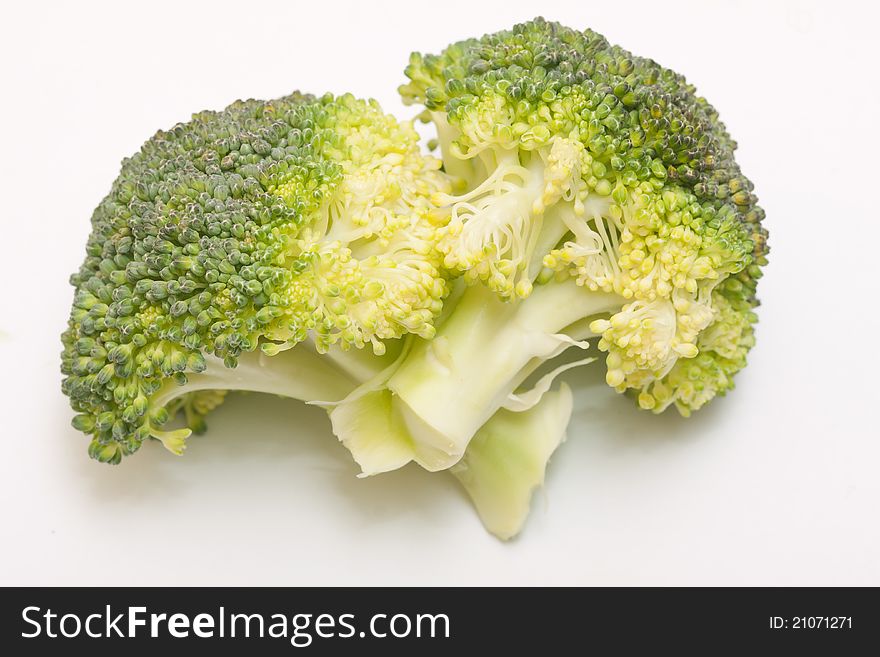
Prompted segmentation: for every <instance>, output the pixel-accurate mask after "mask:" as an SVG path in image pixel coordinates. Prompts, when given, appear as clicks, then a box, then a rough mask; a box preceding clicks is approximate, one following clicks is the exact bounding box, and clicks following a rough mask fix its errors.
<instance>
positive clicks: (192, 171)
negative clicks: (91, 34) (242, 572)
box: [62, 19, 768, 538]
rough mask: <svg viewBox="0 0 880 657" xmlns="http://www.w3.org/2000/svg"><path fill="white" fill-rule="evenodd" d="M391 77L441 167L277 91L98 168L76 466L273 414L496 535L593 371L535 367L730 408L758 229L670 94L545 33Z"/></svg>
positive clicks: (319, 101)
mask: <svg viewBox="0 0 880 657" xmlns="http://www.w3.org/2000/svg"><path fill="white" fill-rule="evenodd" d="M406 75H407V76H408V78H409V82H408V83H407V84H405V85H403V86H401V87H400V92H401V94H402V96H403V99H404V101H405V102H406V103H408V104H415V105H420V106H422V107H423V109H421V110H420V113H419V117H420V118H421V119H422V120H424V121H426V122H432V123H433V125H434V126H435V128H436V131H437V140H436V144H437V145H439V148H440V153H441V156H442V161H441V160H438V159H436V158H434V157H432V156H430V155H426V154H424V153H422V152H421V151H420V149H419V146H418V134H417V132H416V131H415V129H414V128H413V126H412V124H411V123H410V122H400V121H397V120H396V119H394V118H393V117H390V116H388V115H386V114H384V113H383V112H382V111H381V109H380V108H379V107H378V105H377V104H376V103H375V102H373V101H363V100H358V99H355V98H354V97H352V96H349V95H345V96H340V97H333V96H329V95H328V96H323V97H320V98H317V97H314V96H309V95H302V94H298V93H297V94H293V95H291V96H288V97H285V98H281V99H278V100H274V101H253V100H251V101H245V102H237V103H234V104H233V105H230V106H229V107H228V108H226V109H225V110H223V111H221V112H202V113H200V114H196V115H195V116H194V117H193V119H192V121H190V122H188V123H184V124H179V125H177V126H175V127H174V128H172V129H171V130H169V131H165V132H159V133H157V134H156V135H155V136H154V137H153V138H152V139H150V140H149V141H147V143H146V144H145V145H144V146H143V148H142V149H141V151H140V152H139V153H137V154H136V155H134V156H133V157H132V158H130V159H128V160H126V161H124V162H123V166H122V172H121V174H120V176H119V178H118V179H117V181H116V182H115V183H114V185H113V188H112V189H111V192H110V194H109V195H108V196H107V198H106V199H104V201H103V202H102V203H101V204H100V205H99V206H98V208H97V209H96V210H95V213H94V215H93V217H92V226H93V230H92V233H91V236H90V238H89V241H88V245H87V250H86V259H85V262H84V263H83V266H82V267H81V269H80V271H79V272H78V273H77V274H75V275H74V276H73V277H72V283H73V285H74V287H75V288H76V292H75V297H74V303H73V309H72V311H71V316H70V321H69V324H68V329H67V331H66V332H65V333H64V335H63V344H64V352H63V356H62V370H63V373H64V375H65V378H64V382H63V390H64V392H65V393H66V394H67V395H68V396H69V397H70V401H71V404H72V406H73V408H74V409H75V410H76V411H77V413H78V414H77V415H76V417H75V419H74V421H73V423H74V426H75V427H76V428H78V429H80V430H81V431H83V432H85V433H86V434H89V435H90V436H91V444H90V448H89V452H90V454H91V455H92V456H93V457H94V458H96V459H98V460H101V461H105V462H110V463H118V462H119V461H120V460H121V458H122V457H123V456H124V455H128V454H131V453H132V452H134V451H136V450H137V449H138V448H139V447H140V446H141V444H142V443H143V441H144V440H146V439H147V438H148V437H153V438H157V439H159V440H160V441H162V442H163V444H164V445H165V447H166V448H168V449H169V450H170V451H172V452H174V453H176V454H180V453H181V452H182V451H183V450H184V448H185V445H186V442H185V441H186V439H187V438H188V437H189V435H190V434H191V433H192V432H194V431H195V432H201V431H204V429H205V416H206V415H207V414H208V413H209V412H210V411H211V410H212V409H213V408H215V407H216V406H217V405H218V404H220V403H222V401H223V399H224V395H225V393H226V391H229V390H249V391H257V392H268V393H274V394H279V395H283V396H287V397H292V398H295V399H300V400H304V401H307V402H309V403H313V404H318V405H321V406H324V407H326V408H327V410H328V412H329V416H330V420H331V423H332V427H333V431H334V433H335V434H336V435H337V437H338V438H339V439H340V440H341V441H342V442H343V443H344V444H345V446H346V447H347V448H348V449H349V450H350V451H351V453H352V455H353V456H354V458H355V460H356V461H357V462H358V464H359V465H360V466H361V469H362V474H363V475H372V474H377V473H381V472H385V471H388V470H392V469H395V468H399V467H401V466H403V465H405V464H406V463H408V462H410V461H416V462H417V463H419V464H420V465H421V466H423V467H424V468H426V469H428V470H431V471H437V470H446V469H450V471H451V472H452V473H453V474H454V475H455V476H456V477H457V478H458V479H459V481H460V482H461V483H462V485H463V486H464V487H465V489H466V490H467V492H468V493H469V495H470V496H471V498H472V500H473V501H474V504H475V505H476V507H477V509H478V511H479V514H480V516H481V518H482V519H483V522H484V524H485V525H486V526H487V528H489V530H490V531H492V532H493V533H495V534H496V535H497V536H499V537H501V538H509V537H511V536H513V535H514V534H516V533H517V532H518V531H519V530H520V528H521V527H522V524H523V522H524V520H525V517H526V514H527V512H528V507H529V500H530V497H531V494H532V492H533V490H534V489H535V488H536V487H537V486H539V485H540V484H541V483H542V482H543V478H544V471H545V468H546V464H547V461H548V459H549V458H550V455H551V454H552V453H553V451H554V450H555V448H556V447H557V446H558V445H559V443H560V442H561V441H562V440H563V439H564V436H565V430H566V425H567V423H568V420H569V417H570V414H571V408H572V400H571V392H570V390H569V389H568V388H567V387H566V386H564V385H562V386H560V387H559V388H558V389H557V390H555V391H550V388H551V387H552V385H553V381H554V379H555V377H556V376H557V375H558V374H559V373H561V372H563V371H564V370H566V369H569V368H571V367H576V366H581V365H586V364H587V363H590V362H593V361H595V360H597V358H594V357H592V356H589V357H586V358H582V359H580V360H576V361H574V362H567V363H565V364H563V365H560V366H557V367H556V368H555V369H552V368H553V365H552V364H551V365H550V366H548V367H547V368H546V369H547V370H549V372H548V373H546V374H544V375H543V376H542V377H541V378H539V379H538V380H537V381H532V379H533V378H534V377H533V376H532V375H533V374H534V373H535V372H536V371H537V370H538V369H539V368H541V367H542V366H543V365H544V364H545V363H547V362H548V361H552V360H553V359H554V358H556V357H557V356H559V355H560V354H562V353H563V352H564V351H566V350H567V349H569V348H571V347H577V348H580V349H590V348H591V347H595V348H597V349H598V350H601V351H602V352H604V354H605V357H604V360H605V365H606V377H605V378H606V382H607V383H608V385H609V386H611V387H612V388H614V389H615V390H617V391H618V392H621V393H626V394H628V395H629V396H631V397H632V398H633V399H634V400H635V401H636V402H637V404H638V406H639V407H641V408H642V409H646V410H651V411H653V412H654V413H660V412H663V411H664V410H666V409H667V408H669V407H671V406H674V407H675V408H676V409H677V410H678V411H679V412H680V413H681V414H682V415H685V416H687V415H689V414H690V413H691V412H693V411H695V410H698V409H699V408H701V407H702V406H703V405H705V404H706V403H707V402H709V401H710V400H712V399H713V398H714V397H716V396H718V395H723V394H725V393H726V392H727V391H728V390H730V389H731V388H732V387H733V385H734V378H733V377H734V375H735V374H736V372H737V371H739V370H740V369H742V367H744V366H745V364H746V355H747V353H748V351H749V349H750V348H751V347H752V346H753V344H754V339H755V338H754V324H755V322H756V321H757V316H756V314H755V312H754V310H755V308H756V306H757V305H758V301H757V299H756V286H757V281H758V279H759V278H760V276H761V267H762V266H763V265H765V264H766V261H767V252H768V247H767V232H766V230H765V229H764V228H763V227H762V225H761V221H762V219H763V217H764V213H763V210H761V208H760V207H759V206H758V205H757V198H756V197H755V195H754V194H753V193H752V189H753V187H752V183H751V182H750V181H749V180H748V179H747V178H746V177H745V176H743V174H742V173H741V171H740V169H739V167H738V165H737V164H736V161H735V159H734V151H735V148H736V144H735V142H734V141H733V140H732V139H731V138H730V136H729V135H728V133H727V131H726V129H725V127H724V125H723V124H722V123H721V122H720V120H719V118H718V114H717V112H716V111H715V110H714V109H713V108H712V107H711V106H710V105H709V104H708V103H707V102H706V100H705V99H703V98H702V97H700V96H698V95H697V93H696V90H695V89H694V87H693V86H692V85H690V84H688V83H687V81H686V80H685V79H684V77H682V76H681V75H679V74H677V73H674V72H672V71H669V70H667V69H664V68H662V67H661V66H660V65H658V64H657V63H655V62H654V61H652V60H648V59H643V58H640V57H636V56H634V55H632V54H630V53H629V52H628V51H626V50H623V49H622V48H619V47H617V46H613V45H611V44H609V43H608V42H607V41H606V40H605V39H604V38H603V37H602V36H600V35H598V34H596V33H594V32H592V31H589V30H586V31H583V32H579V31H576V30H572V29H569V28H566V27H563V26H561V25H558V24H556V23H550V22H547V21H544V20H543V19H536V20H534V21H531V22H528V23H524V24H522V25H517V26H515V27H514V28H513V29H512V30H510V31H503V32H498V33H496V34H491V35H486V36H484V37H482V38H480V39H471V40H467V41H462V42H460V43H456V44H453V45H451V46H449V47H448V48H446V49H445V50H444V51H443V52H442V53H441V54H439V55H421V54H413V55H412V56H411V59H410V64H409V66H408V67H407V69H406ZM590 341H592V344H591V342H590ZM530 381H531V383H528V382H530ZM527 383H528V384H527ZM172 418H177V419H178V420H179V422H180V423H182V426H179V428H173V427H171V428H169V426H168V423H169V421H170V420H171V419H172Z"/></svg>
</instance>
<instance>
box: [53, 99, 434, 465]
mask: <svg viewBox="0 0 880 657" xmlns="http://www.w3.org/2000/svg"><path fill="white" fill-rule="evenodd" d="M417 140H418V136H417V134H416V132H415V130H413V129H412V126H409V125H404V124H400V123H398V122H397V121H396V120H394V119H393V118H391V117H388V116H386V115H384V114H383V113H382V112H381V110H380V108H379V107H378V105H377V104H376V103H374V102H371V101H361V100H357V99H355V98H353V97H351V96H341V97H338V98H334V97H332V96H329V95H328V96H324V97H322V98H315V97H312V96H308V95H302V94H299V93H295V94H293V95H291V96H288V97H285V98H280V99H278V100H273V101H255V100H249V101H239V102H236V103H233V104H232V105H230V106H229V107H227V108H226V109H225V110H223V111H220V112H202V113H199V114H196V115H194V116H193V118H192V120H191V121H189V122H188V123H181V124H178V125H176V126H175V127H173V128H171V129H170V130H167V131H160V132H158V133H157V134H156V135H155V136H154V137H152V138H151V139H150V140H148V141H147V142H146V143H145V144H144V145H143V147H142V148H141V150H140V151H139V152H138V153H136V154H135V155H134V156H132V157H131V158H129V159H126V160H125V161H124V162H123V164H122V171H121V173H120V175H119V177H118V178H117V180H116V181H115V183H114V184H113V187H112V189H111V191H110V193H109V194H108V195H107V197H106V198H105V199H104V200H103V201H102V202H101V204H100V205H99V206H98V208H97V209H96V210H95V212H94V215H93V216H92V232H91V235H90V237H89V240H88V244H87V246H86V257H85V261H84V262H83V264H82V266H81V268H80V270H79V271H78V272H77V273H76V274H74V275H73V276H72V278H71V283H72V284H73V286H74V287H75V288H76V292H75V296H74V302H73V308H72V310H71V314H70V320H69V323H68V328H67V330H66V331H65V333H64V335H63V336H62V342H63V345H64V351H63V354H62V372H63V374H64V381H63V391H64V393H65V394H67V395H68V396H69V397H70V401H71V405H72V406H73V408H74V409H75V410H76V411H77V412H78V415H77V416H76V418H75V420H74V426H75V427H76V428H77V429H79V430H81V431H83V432H85V433H87V434H90V435H91V436H92V443H91V446H90V453H91V455H92V456H93V457H94V458H97V459H98V460H101V461H107V462H111V463H116V462H118V461H119V460H120V459H121V458H122V456H124V455H127V454H131V453H132V452H134V451H135V450H137V449H138V448H139V446H140V445H141V443H142V442H143V441H144V439H146V438H147V437H149V436H151V435H153V436H158V435H162V432H161V431H160V429H159V427H161V426H162V425H163V424H164V423H165V422H166V421H167V420H168V419H169V417H171V416H173V415H174V414H175V412H176V410H181V409H182V410H183V411H184V413H185V416H186V419H187V423H188V425H189V427H190V428H191V429H193V430H200V429H202V428H203V426H204V415H205V414H206V413H207V412H208V411H209V410H210V409H211V408H213V407H214V406H216V405H217V404H218V403H220V401H221V400H222V394H221V393H220V392H211V393H205V392H200V393H193V395H192V396H188V397H187V398H184V399H183V400H180V401H179V403H176V404H173V405H169V406H168V407H167V408H153V406H152V405H151V396H152V395H154V394H155V393H156V392H157V391H158V390H159V389H160V388H161V387H162V385H163V383H165V382H167V381H168V380H173V381H176V382H177V383H179V384H185V383H186V381H187V377H188V376H190V375H192V374H193V373H200V372H203V371H204V370H205V369H206V355H210V356H213V357H216V358H219V359H221V360H222V361H223V362H224V363H225V365H226V367H229V368H233V367H235V366H236V364H237V361H238V358H239V356H240V355H241V354H242V353H244V352H250V351H253V350H255V349H257V348H258V346H260V345H261V344H264V345H266V352H267V353H271V352H273V351H278V346H277V345H278V341H280V342H282V343H283V344H284V345H285V346H290V345H292V344H294V343H296V342H298V341H301V340H303V339H305V338H306V336H307V335H308V333H309V331H310V330H314V331H315V332H316V333H317V342H318V347H319V348H323V349H326V348H327V347H328V346H329V345H331V344H335V343H343V346H346V347H348V346H355V347H362V346H364V344H372V345H373V349H374V351H376V352H377V353H381V352H382V351H384V344H383V343H382V340H385V339H389V338H396V337H400V336H402V335H405V334H407V333H410V332H412V333H417V334H419V335H423V336H429V335H430V334H431V330H432V322H433V319H434V317H435V316H436V314H437V313H438V312H439V310H440V305H441V299H442V297H443V296H445V294H446V293H447V287H446V283H445V280H444V279H443V277H442V275H441V273H440V271H439V268H438V265H439V259H440V256H439V254H437V253H436V252H435V251H434V250H433V248H432V241H431V239H430V236H431V233H432V231H433V230H434V224H433V222H434V221H435V218H433V216H432V215H431V209H432V207H433V206H432V205H431V203H430V202H429V200H428V199H429V198H430V196H431V195H432V194H434V193H437V192H443V191H445V190H446V189H447V188H448V183H447V182H446V180H445V178H444V177H443V176H442V174H440V172H439V171H438V170H439V168H440V164H439V162H437V161H436V160H434V159H433V158H430V157H425V156H423V155H421V154H420V153H419V150H418V144H417ZM372 178H376V179H380V180H382V181H383V182H382V189H378V190H377V189H375V188H371V187H369V185H367V188H365V189H361V188H359V187H358V184H361V187H363V184H365V181H366V183H369V182H370V180H371V179H372ZM386 179H387V180H386ZM354 225H359V226H360V227H361V230H360V232H357V233H356V234H354V233H352V232H351V230H350V228H351V226H354ZM350 242H352V243H353V242H357V245H356V246H354V245H352V244H351V243H350ZM373 243H375V244H379V243H381V245H382V246H381V248H376V249H374V250H377V251H378V252H380V253H382V254H383V255H382V256H381V257H379V256H376V255H375V254H374V253H371V252H370V248H371V247H370V245H371V244H373ZM389 245H391V246H389ZM357 249H361V250H363V251H364V253H363V254H362V255H361V254H358V253H354V252H353V251H356V250H357ZM389 249H390V251H389Z"/></svg>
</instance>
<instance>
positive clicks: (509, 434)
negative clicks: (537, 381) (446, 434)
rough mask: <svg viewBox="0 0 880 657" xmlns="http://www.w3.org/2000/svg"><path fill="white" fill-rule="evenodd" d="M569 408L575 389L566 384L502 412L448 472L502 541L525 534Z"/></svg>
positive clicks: (488, 527)
mask: <svg viewBox="0 0 880 657" xmlns="http://www.w3.org/2000/svg"><path fill="white" fill-rule="evenodd" d="M571 409H572V396H571V389H570V388H569V387H568V386H567V385H565V384H564V383H563V384H562V385H561V386H560V388H559V390H554V391H552V392H548V393H547V394H545V395H544V396H543V398H542V399H541V401H540V402H539V403H538V404H537V405H536V406H534V407H532V408H531V409H529V410H527V411H523V412H514V411H509V410H505V409H502V410H500V411H498V412H497V413H496V414H495V415H494V416H493V417H492V419H491V420H489V422H487V423H486V424H485V425H484V426H483V427H482V428H481V429H480V430H479V431H477V433H476V435H475V436H474V438H473V440H471V442H470V445H468V448H467V451H466V452H465V455H464V457H462V459H461V460H460V461H459V462H458V463H456V464H455V465H454V466H452V468H450V472H451V473H452V474H453V475H455V477H456V478H457V479H458V481H459V482H461V485H462V486H464V489H465V490H466V491H467V493H468V495H469V496H470V498H471V501H472V502H473V504H474V506H475V507H476V509H477V513H478V514H479V516H480V519H481V520H482V521H483V524H484V525H485V526H486V529H488V530H489V531H490V532H491V533H493V534H494V535H495V536H497V537H498V538H500V539H502V540H507V539H510V538H512V537H514V536H515V535H516V534H518V533H519V532H520V530H521V529H522V527H523V524H524V523H525V521H526V517H527V516H528V514H529V506H530V504H531V498H532V494H533V493H534V491H535V490H536V489H537V488H539V487H540V486H541V485H543V483H544V472H545V470H546V468H547V462H548V461H549V459H550V456H551V455H552V454H553V452H554V451H555V450H556V448H557V447H558V446H559V444H560V443H562V441H563V440H565V429H566V427H567V426H568V421H569V418H570V417H571Z"/></svg>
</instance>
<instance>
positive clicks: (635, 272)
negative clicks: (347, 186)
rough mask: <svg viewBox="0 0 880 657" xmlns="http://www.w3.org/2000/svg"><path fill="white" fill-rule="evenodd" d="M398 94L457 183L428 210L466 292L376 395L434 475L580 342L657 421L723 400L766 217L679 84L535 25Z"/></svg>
mask: <svg viewBox="0 0 880 657" xmlns="http://www.w3.org/2000/svg"><path fill="white" fill-rule="evenodd" d="M406 75H407V77H408V78H409V82H408V83H407V84H404V85H403V86H401V87H400V91H401V94H402V95H403V98H404V101H405V102H407V103H410V104H417V105H422V106H423V107H424V109H423V111H422V114H421V116H422V118H423V119H424V120H426V121H432V122H433V123H434V125H435V126H436V130H437V142H438V144H439V147H440V151H441V153H442V159H443V162H444V169H445V171H446V172H447V173H448V174H450V176H453V177H454V178H455V179H456V180H454V184H455V186H456V188H455V189H454V190H453V192H446V191H439V192H437V193H435V194H434V196H433V200H434V202H435V203H436V204H437V205H438V206H439V210H438V212H441V211H442V212H445V213H446V214H447V217H448V220H447V221H446V222H445V223H444V224H443V225H442V226H441V227H440V228H438V231H437V233H438V235H437V248H438V250H439V251H440V252H441V253H442V254H443V266H444V267H445V268H447V269H449V270H450V272H451V273H452V274H453V275H458V276H460V277H461V280H463V281H464V282H465V283H466V284H467V285H468V286H469V287H468V288H467V289H466V290H465V291H464V292H463V293H462V294H461V295H460V296H458V297H457V299H456V300H455V301H454V303H455V305H454V308H452V307H451V308H450V312H448V313H447V317H446V318H445V319H444V322H443V324H442V325H441V326H440V327H439V329H438V331H437V334H436V336H435V337H434V338H433V339H432V340H430V341H420V342H418V343H417V344H416V345H415V346H414V347H413V349H412V351H411V352H410V353H409V354H408V356H407V358H406V360H404V362H403V363H402V364H401V365H400V367H399V368H398V369H397V370H396V371H395V373H394V374H393V376H391V377H390V378H389V380H388V381H387V383H386V387H387V389H388V391H389V392H390V394H391V399H392V406H396V407H397V410H396V412H397V413H398V414H399V416H400V417H401V418H402V420H403V425H404V426H405V427H406V432H407V433H408V434H409V435H410V436H412V437H413V438H414V440H415V442H416V443H417V444H419V443H423V444H432V445H435V446H436V445H442V446H443V449H444V450H445V452H446V458H441V459H435V460H434V461H433V462H431V463H429V464H427V465H428V466H429V467H432V468H434V467H449V466H450V465H452V464H453V463H455V462H457V461H458V460H459V459H460V458H461V457H462V455H463V454H464V452H465V449H466V448H467V445H468V443H469V441H470V440H471V438H472V437H473V436H474V433H475V432H476V431H477V430H478V428H479V427H480V426H481V425H482V424H483V423H484V422H486V420H487V419H488V418H489V417H490V416H491V415H492V414H493V413H495V412H496V411H497V410H498V409H499V408H503V407H505V406H506V405H507V404H509V401H510V395H511V394H514V395H516V394H517V393H516V392H515V391H516V389H517V387H518V386H520V385H521V384H522V382H523V381H524V380H525V379H526V378H527V377H528V375H529V374H530V373H531V372H532V371H534V370H535V368H536V367H537V366H539V365H540V364H541V363H542V362H544V361H546V360H548V359H550V358H552V357H554V356H556V355H558V354H559V353H560V351H562V350H563V349H565V348H567V347H569V346H572V345H574V346H579V347H581V348H586V347H587V346H588V344H587V342H586V341H587V340H589V339H591V338H594V339H596V345H597V346H598V348H599V349H600V350H602V351H604V352H606V357H605V363H606V366H607V373H606V380H607V382H608V384H609V385H610V386H612V387H613V388H615V389H616V390H618V391H620V392H629V393H631V394H632V396H633V397H634V398H635V399H636V400H637V402H638V405H639V406H641V407H642V408H644V409H650V410H652V411H654V412H655V413H656V412H661V411H663V410H664V409H666V408H668V407H669V406H675V407H676V408H677V409H678V410H679V412H681V413H682V414H684V415H687V414H689V413H690V412H692V411H695V410H697V409H699V408H700V407H701V406H703V405H704V404H705V403H706V402H708V401H709V400H711V399H712V398H713V397H715V396H717V395H720V394H724V393H725V392H726V391H728V390H729V389H730V388H731V387H732V386H733V375H734V374H735V373H736V372H737V371H738V370H740V369H741V368H742V367H743V366H744V365H745V363H746V353H747V352H748V350H749V348H750V347H751V346H752V345H753V343H754V331H753V324H754V322H755V321H756V315H755V313H754V312H753V311H754V308H755V306H756V305H757V300H756V297H755V288H756V282H757V280H758V278H759V277H760V275H761V269H760V268H761V266H762V265H764V264H765V263H766V256H767V233H766V231H765V229H764V228H763V227H762V226H761V220H762V219H763V217H764V213H763V211H762V210H761V208H760V207H759V206H758V205H757V199H756V197H755V195H754V194H753V193H752V189H753V187H752V183H751V182H750V181H749V180H748V179H747V178H746V177H745V176H744V175H743V174H742V173H741V171H740V168H739V166H738V165H737V163H736V161H735V159H734V150H735V147H736V144H735V142H734V141H733V140H732V139H731V138H730V136H729V135H728V133H727V131H726V129H725V127H724V125H723V124H722V123H721V121H720V120H719V118H718V114H717V112H716V111H715V110H714V109H713V108H712V106H711V105H709V103H708V102H707V101H706V100H705V99H704V98H702V97H701V96H699V95H698V94H697V93H696V91H695V89H694V87H693V86H692V85H690V84H689V83H688V82H687V81H686V80H685V78H684V77H683V76H681V75H679V74H678V73H675V72H673V71H670V70H668V69H665V68H663V67H661V66H660V65H659V64H657V63H656V62H654V61H652V60H650V59H644V58H641V57H637V56H635V55H633V54H631V53H630V52H628V51H626V50H624V49H622V48H620V47H618V46H613V45H611V44H609V43H608V41H606V40H605V38H604V37H602V36H600V35H598V34H596V33H595V32H592V31H589V30H586V31H577V30H572V29H569V28H566V27H563V26H561V25H558V24H556V23H551V22H547V21H544V20H542V19H537V20H534V21H531V22H529V23H525V24H522V25H517V26H516V27H514V28H513V29H512V30H509V31H503V32H498V33H496V34H490V35H486V36H484V37H482V38H480V39H471V40H467V41H462V42H460V43H456V44H453V45H451V46H449V47H448V48H446V49H445V50H444V51H443V52H442V53H440V54H439V55H421V54H413V55H412V56H411V59H410V64H409V66H408V67H407V68H406ZM449 305H450V306H451V302H450V304H449ZM357 403H360V404H364V403H367V402H366V401H365V399H364V398H363V397H361V398H359V400H358V401H357ZM450 409H455V411H454V412H450ZM413 458H414V459H416V460H420V457H419V450H418V449H415V450H413ZM420 462H421V461H420Z"/></svg>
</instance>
